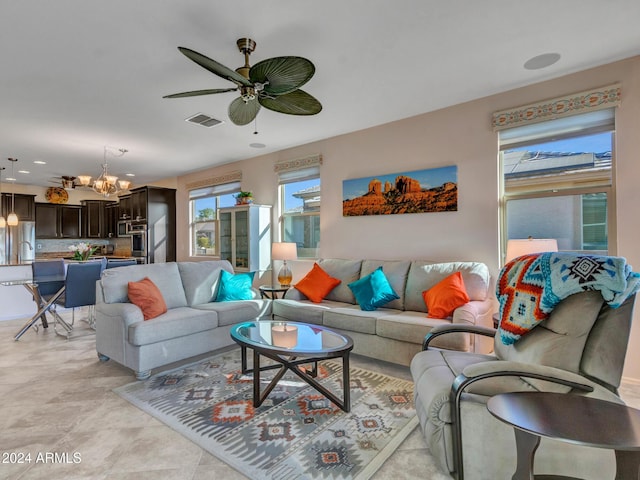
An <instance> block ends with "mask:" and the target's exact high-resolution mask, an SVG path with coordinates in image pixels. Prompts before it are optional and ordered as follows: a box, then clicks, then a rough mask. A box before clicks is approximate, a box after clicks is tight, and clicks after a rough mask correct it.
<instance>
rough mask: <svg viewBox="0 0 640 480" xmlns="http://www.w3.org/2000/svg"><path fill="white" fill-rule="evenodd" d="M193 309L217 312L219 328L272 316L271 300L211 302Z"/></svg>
mask: <svg viewBox="0 0 640 480" xmlns="http://www.w3.org/2000/svg"><path fill="white" fill-rule="evenodd" d="M193 308H195V309H197V310H202V311H208V312H211V311H213V312H216V314H217V316H218V326H220V327H224V326H226V325H233V324H236V323H240V322H248V321H250V320H256V319H259V318H264V317H268V316H269V315H271V300H260V299H255V300H240V301H227V302H211V303H203V304H200V305H195V306H194V307H193Z"/></svg>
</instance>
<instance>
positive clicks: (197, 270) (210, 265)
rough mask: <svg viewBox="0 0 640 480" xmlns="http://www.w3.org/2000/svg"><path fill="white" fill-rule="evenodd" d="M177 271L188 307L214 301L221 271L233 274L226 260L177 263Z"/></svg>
mask: <svg viewBox="0 0 640 480" xmlns="http://www.w3.org/2000/svg"><path fill="white" fill-rule="evenodd" d="M178 270H179V271H180V278H181V279H182V286H183V287H184V293H185V295H186V297H187V305H188V306H190V307H191V306H193V305H199V304H201V303H207V302H211V301H212V300H213V299H215V297H216V295H217V293H218V283H219V280H220V271H221V270H225V271H227V272H229V273H233V267H232V266H231V264H230V263H229V262H228V261H227V260H210V261H206V262H178Z"/></svg>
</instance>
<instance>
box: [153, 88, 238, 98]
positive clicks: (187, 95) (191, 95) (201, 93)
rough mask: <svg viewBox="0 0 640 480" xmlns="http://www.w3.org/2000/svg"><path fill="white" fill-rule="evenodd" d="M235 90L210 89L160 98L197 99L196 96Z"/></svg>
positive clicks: (233, 89)
mask: <svg viewBox="0 0 640 480" xmlns="http://www.w3.org/2000/svg"><path fill="white" fill-rule="evenodd" d="M236 90H238V89H237V88H210V89H207V90H194V91H192V92H182V93H174V94H172V95H165V96H164V97H162V98H184V97H197V96H198V95H212V94H214V93H225V92H235V91H236Z"/></svg>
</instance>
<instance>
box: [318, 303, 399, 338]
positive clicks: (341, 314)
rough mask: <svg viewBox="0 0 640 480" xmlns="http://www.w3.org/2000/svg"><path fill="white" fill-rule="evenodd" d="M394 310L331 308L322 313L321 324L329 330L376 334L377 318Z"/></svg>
mask: <svg viewBox="0 0 640 480" xmlns="http://www.w3.org/2000/svg"><path fill="white" fill-rule="evenodd" d="M393 312H394V310H391V309H388V308H380V309H378V310H360V308H358V307H357V306H353V305H350V306H348V307H337V308H332V309H331V310H327V311H325V312H324V315H323V316H322V322H323V324H324V326H326V327H329V328H339V329H341V330H347V331H351V332H360V333H368V334H370V335H375V334H376V321H377V320H378V318H380V317H382V316H386V315H390V314H391V313H393Z"/></svg>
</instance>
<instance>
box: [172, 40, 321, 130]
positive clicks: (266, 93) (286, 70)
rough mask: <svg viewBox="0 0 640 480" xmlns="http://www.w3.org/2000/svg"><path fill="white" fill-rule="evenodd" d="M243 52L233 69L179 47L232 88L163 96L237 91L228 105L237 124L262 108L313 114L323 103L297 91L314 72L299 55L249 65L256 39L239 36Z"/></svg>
mask: <svg viewBox="0 0 640 480" xmlns="http://www.w3.org/2000/svg"><path fill="white" fill-rule="evenodd" d="M236 45H237V46H238V49H239V50H240V53H242V54H243V55H244V65H243V66H242V67H239V68H237V69H236V70H232V69H230V68H228V67H225V66H224V65H222V64H221V63H218V62H217V61H215V60H212V59H211V58H209V57H206V56H204V55H202V54H200V53H198V52H196V51H194V50H191V49H189V48H185V47H178V50H179V51H180V52H181V53H182V54H183V55H185V56H186V57H187V58H189V59H190V60H192V61H193V62H195V63H197V64H198V65H200V66H201V67H202V68H204V69H205V70H208V71H209V72H211V73H213V74H215V75H218V76H219V77H221V78H224V79H225V80H228V81H230V82H232V83H235V85H236V86H235V87H234V88H215V89H208V90H194V91H190V92H183V93H175V94H172V95H166V96H164V97H163V98H185V97H194V96H199V95H212V94H217V93H226V92H234V91H235V92H237V91H239V92H240V96H239V97H237V98H236V99H235V100H233V101H232V102H231V104H230V105H229V110H228V114H229V119H230V120H231V121H232V122H233V123H234V124H236V125H240V126H242V125H247V124H249V123H251V122H252V121H253V120H254V119H255V118H256V116H257V115H258V112H259V111H260V108H261V107H265V108H267V109H269V110H272V111H274V112H279V113H285V114H287V115H316V114H318V113H320V111H321V110H322V104H321V103H320V102H319V101H318V100H317V99H316V98H315V97H313V96H312V95H310V94H308V93H307V92H304V91H303V90H300V87H301V86H302V85H304V84H305V83H307V82H308V81H309V80H310V79H311V77H313V75H314V73H315V66H314V65H313V63H311V62H310V61H309V60H307V59H306V58H302V57H293V56H288V57H274V58H269V59H266V60H262V61H261V62H258V63H257V64H255V65H254V66H253V67H252V66H250V65H249V55H251V53H252V52H253V51H254V50H255V48H256V42H255V41H253V40H251V39H250V38H240V39H238V41H237V42H236Z"/></svg>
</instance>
